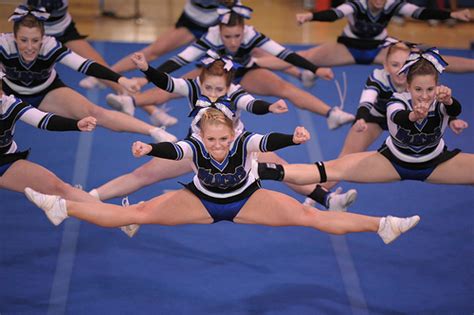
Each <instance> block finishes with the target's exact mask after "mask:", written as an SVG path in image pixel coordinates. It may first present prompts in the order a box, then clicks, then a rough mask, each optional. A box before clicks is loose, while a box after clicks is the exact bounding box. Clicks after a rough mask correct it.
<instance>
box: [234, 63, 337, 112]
mask: <svg viewBox="0 0 474 315" xmlns="http://www.w3.org/2000/svg"><path fill="white" fill-rule="evenodd" d="M241 85H242V87H243V88H244V89H245V90H246V91H248V92H249V93H255V94H259V95H269V96H276V97H279V98H284V99H287V100H289V101H290V102H292V103H293V104H295V106H297V107H299V108H301V109H306V110H308V111H311V112H313V113H317V114H319V115H322V116H325V117H326V116H327V114H328V113H329V110H330V109H331V107H330V106H329V105H327V104H326V103H324V102H323V101H321V100H320V99H319V98H317V97H315V96H313V95H311V94H310V93H308V92H305V91H303V90H301V89H298V88H297V87H296V86H294V85H293V84H290V83H288V82H286V81H284V80H282V79H281V78H280V77H279V76H277V75H276V74H274V73H272V72H271V71H269V70H267V69H255V70H251V71H249V72H247V73H246V74H245V76H244V78H243V79H242V82H241Z"/></svg>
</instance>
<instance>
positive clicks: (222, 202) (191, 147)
mask: <svg viewBox="0 0 474 315" xmlns="http://www.w3.org/2000/svg"><path fill="white" fill-rule="evenodd" d="M150 145H151V146H152V148H153V149H152V151H151V152H150V153H149V154H148V155H151V156H155V157H160V158H164V159H170V160H182V159H188V160H190V161H191V162H192V166H193V170H194V172H195V176H194V178H193V181H192V182H190V183H189V184H187V185H185V187H186V188H187V189H188V190H189V191H191V192H192V193H193V194H194V195H196V196H197V197H198V198H199V199H200V200H201V201H202V202H203V204H204V206H205V207H206V209H207V210H208V211H209V214H210V215H211V217H212V218H213V219H214V222H217V221H220V220H228V221H232V220H233V219H234V217H235V216H236V215H237V214H238V212H239V210H240V209H241V207H242V206H243V205H244V204H245V202H246V201H247V199H248V198H249V197H250V196H251V195H252V194H253V193H254V192H255V191H256V190H258V189H259V188H260V181H259V180H258V176H257V175H255V174H253V172H252V171H251V168H252V159H253V153H254V152H268V151H274V150H278V149H280V148H284V147H287V146H290V145H295V143H293V136H292V135H284V134H280V133H270V134H267V135H260V134H255V133H250V132H243V133H241V134H240V135H238V136H236V137H235V139H234V141H233V142H232V143H231V145H230V150H229V153H228V155H227V156H226V157H225V159H224V160H223V161H222V162H218V161H216V160H214V159H213V158H212V156H211V155H210V154H209V152H207V150H206V148H205V146H204V143H203V141H202V139H201V138H200V136H199V135H196V134H195V135H192V136H191V137H189V138H187V139H185V140H183V141H178V142H177V143H171V142H161V143H156V144H155V143H153V144H150Z"/></svg>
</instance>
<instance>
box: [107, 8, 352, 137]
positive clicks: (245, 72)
mask: <svg viewBox="0 0 474 315" xmlns="http://www.w3.org/2000/svg"><path fill="white" fill-rule="evenodd" d="M221 13H222V14H221V21H220V23H219V25H216V26H213V27H211V28H209V30H208V32H207V33H206V34H205V35H203V36H202V37H201V38H200V39H199V40H198V41H197V42H196V43H194V44H193V45H191V46H189V47H187V48H186V49H185V50H183V51H182V52H181V53H179V54H178V55H177V56H175V57H173V58H171V59H170V60H168V61H166V62H165V63H164V64H162V65H161V66H159V67H158V70H160V71H162V72H167V73H171V72H173V71H175V70H177V69H179V68H181V67H182V66H184V65H186V64H188V63H191V62H193V61H196V60H199V58H201V57H202V56H204V55H205V54H206V52H207V51H208V50H209V49H211V50H214V51H216V52H218V53H219V54H220V55H231V56H232V58H233V60H234V61H236V62H238V63H239V64H241V65H242V66H243V67H242V68H241V69H239V71H237V72H236V75H235V79H234V81H235V83H240V84H241V85H242V87H243V88H244V89H245V90H246V91H248V92H249V93H252V94H258V95H270V96H276V97H279V98H283V99H287V100H289V101H290V102H292V103H293V104H294V105H295V106H297V107H299V108H301V109H305V110H308V111H311V112H314V113H317V114H319V115H322V116H325V117H327V123H328V126H329V128H330V129H335V128H338V127H340V126H342V125H344V124H347V123H350V122H351V121H353V120H354V116H353V115H351V114H348V113H346V112H344V111H342V110H341V109H340V108H339V107H333V108H331V107H330V106H328V105H327V104H326V103H324V102H322V101H321V100H320V99H318V98H316V97H314V96H313V95H311V94H309V93H307V92H305V91H303V90H301V89H298V88H297V87H295V86H294V85H292V84H290V83H288V82H286V81H284V80H282V79H281V78H280V77H278V76H277V75H276V74H274V73H272V72H271V71H269V70H268V69H263V68H260V67H259V66H258V65H257V64H256V63H254V62H253V59H252V55H251V52H252V51H253V50H254V49H255V48H260V49H261V50H264V51H266V52H268V53H270V54H272V55H274V56H276V57H278V58H280V59H282V60H285V61H287V62H289V63H291V64H293V65H295V66H297V67H299V68H303V69H307V70H310V71H311V72H312V73H315V74H316V75H318V76H321V77H324V78H326V79H332V78H333V73H332V71H331V69H328V68H318V67H316V66H315V65H314V64H312V63H311V62H309V61H308V60H306V59H304V58H302V57H301V56H299V55H298V54H296V53H294V52H292V51H290V50H288V49H286V48H285V47H283V46H281V45H280V44H278V43H276V42H275V41H273V40H271V39H270V38H268V37H267V36H265V35H263V34H261V33H259V32H257V31H256V30H255V29H254V28H253V27H252V26H249V25H245V23H244V20H245V19H246V18H247V19H248V18H250V14H251V9H250V8H247V7H244V6H233V7H232V8H229V9H227V10H223V11H221ZM197 73H198V71H194V72H193V73H189V74H188V77H195V76H196V75H197ZM171 97H172V96H170V95H169V94H168V95H164V93H160V92H159V91H158V90H156V89H152V90H149V91H147V92H145V93H141V94H136V95H135V96H134V97H133V98H132V97H130V96H123V97H121V96H117V95H113V94H112V95H109V96H108V97H107V101H108V102H109V104H110V105H111V106H113V107H115V108H116V109H119V110H120V109H122V110H123V109H124V108H130V107H131V106H133V105H134V104H135V105H137V106H143V105H149V104H156V103H163V102H164V101H166V100H168V99H170V98H171Z"/></svg>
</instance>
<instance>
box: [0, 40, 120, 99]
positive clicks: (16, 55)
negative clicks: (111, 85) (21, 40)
mask: <svg viewBox="0 0 474 315" xmlns="http://www.w3.org/2000/svg"><path fill="white" fill-rule="evenodd" d="M57 62H60V63H62V64H64V65H66V66H68V67H70V68H72V69H74V70H76V71H78V72H81V73H84V74H86V75H91V76H94V77H96V78H99V79H105V80H110V81H115V82H117V81H118V79H119V78H120V77H121V75H120V74H118V73H115V72H113V71H112V70H110V69H108V68H106V67H104V66H102V65H100V64H98V63H96V62H95V61H93V60H90V59H86V58H84V57H81V56H79V55H78V54H76V53H74V52H72V51H71V50H70V49H69V48H67V47H65V46H63V45H62V44H61V43H60V42H59V41H57V40H56V39H55V38H54V37H51V36H44V37H43V43H42V45H41V48H40V51H39V53H38V56H37V58H36V59H35V60H34V61H32V62H30V63H26V62H25V61H24V60H23V58H22V57H21V55H20V52H19V51H18V48H17V45H16V43H15V40H14V36H13V34H12V33H4V34H0V67H1V69H2V71H3V72H4V73H5V77H4V78H3V90H4V92H5V93H6V94H14V95H15V96H17V97H20V98H21V99H23V100H24V101H26V102H28V103H30V104H31V105H33V106H35V107H38V106H39V104H40V103H41V101H42V100H43V98H44V97H45V96H46V94H47V93H48V92H49V91H51V90H53V89H56V88H59V87H64V86H66V85H65V84H64V83H63V82H62V81H61V80H60V79H59V76H58V74H57V73H56V70H55V69H54V65H55V64H56V63H57Z"/></svg>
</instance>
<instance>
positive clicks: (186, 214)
mask: <svg viewBox="0 0 474 315" xmlns="http://www.w3.org/2000/svg"><path fill="white" fill-rule="evenodd" d="M66 205H67V213H68V215H69V216H73V217H76V218H78V219H81V220H84V221H88V222H90V223H93V224H96V225H100V226H103V227H121V226H125V225H129V224H134V223H137V224H160V225H179V224H209V223H212V222H213V220H212V218H211V216H210V215H209V213H208V212H207V210H206V208H204V206H203V205H202V203H201V201H200V200H199V199H198V198H197V197H196V196H194V195H193V194H192V193H191V192H189V191H188V190H185V189H182V190H178V191H173V192H169V193H166V194H163V195H161V196H158V197H156V198H153V199H151V200H149V201H146V202H143V203H139V204H136V205H131V206H128V207H120V206H116V205H111V204H106V203H100V204H93V205H92V204H90V203H85V202H75V201H70V200H67V201H66Z"/></svg>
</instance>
